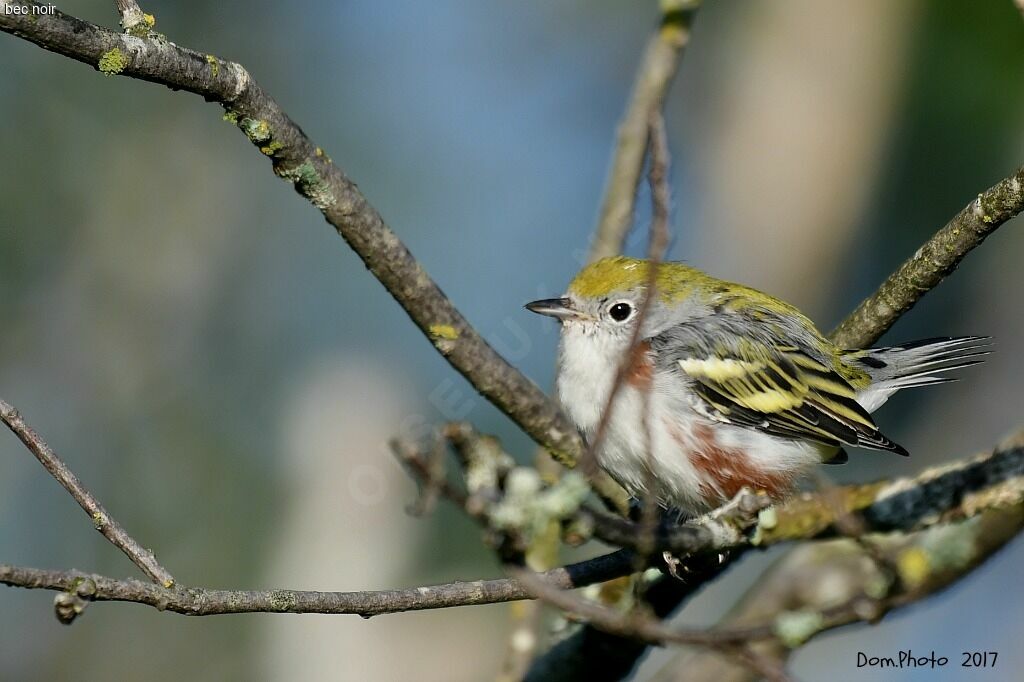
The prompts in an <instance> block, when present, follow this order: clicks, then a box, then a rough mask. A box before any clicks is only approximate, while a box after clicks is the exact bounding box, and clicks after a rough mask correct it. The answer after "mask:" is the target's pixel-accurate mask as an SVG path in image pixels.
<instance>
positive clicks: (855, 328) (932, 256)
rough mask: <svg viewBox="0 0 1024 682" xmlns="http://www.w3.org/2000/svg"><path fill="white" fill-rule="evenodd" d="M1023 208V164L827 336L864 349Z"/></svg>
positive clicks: (842, 345)
mask: <svg viewBox="0 0 1024 682" xmlns="http://www.w3.org/2000/svg"><path fill="white" fill-rule="evenodd" d="M1022 210H1024V167H1022V168H1018V169H1017V170H1016V171H1015V172H1014V173H1013V174H1012V175H1010V176H1009V177H1007V178H1005V179H1004V180H1000V181H999V182H998V183H996V184H995V185H993V186H992V187H990V188H989V189H987V190H985V191H984V192H982V193H981V194H979V195H978V198H977V199H975V200H974V201H972V202H971V203H969V204H967V206H965V207H964V209H963V210H962V211H960V212H959V213H957V214H956V215H955V216H954V217H953V219H952V220H950V221H949V222H948V223H947V224H946V226H945V227H943V228H942V229H941V230H939V231H938V232H936V233H935V235H933V236H932V237H931V239H929V240H928V241H926V242H925V243H924V245H922V246H921V248H919V249H918V250H917V252H916V253H914V255H913V256H911V257H910V258H909V259H908V260H907V261H906V262H904V263H903V265H901V266H900V267H899V268H897V270H896V272H894V273H892V274H891V275H889V278H888V279H887V280H885V282H883V283H882V286H880V287H879V288H878V290H877V291H876V292H875V293H874V294H872V295H871V296H869V297H868V298H866V299H865V300H864V301H862V302H861V304H860V305H858V306H857V309H856V310H854V311H853V312H852V313H850V315H849V316H848V317H847V318H846V319H845V320H843V322H842V323H841V324H840V325H839V326H838V327H836V328H835V331H833V332H832V334H831V336H830V338H831V340H832V342H833V343H835V344H836V345H837V346H839V347H840V348H867V347H868V346H869V345H871V344H872V343H874V342H875V341H877V340H878V339H879V337H881V336H882V334H884V333H885V332H886V331H887V330H888V329H889V327H891V326H892V325H893V324H895V322H896V320H898V319H899V318H900V316H902V315H903V314H904V313H906V312H907V311H908V310H910V309H911V308H912V307H913V306H914V304H915V303H917V301H918V300H919V299H920V298H921V297H922V296H924V295H925V294H926V293H928V292H929V291H930V290H931V289H933V288H934V287H935V286H937V285H938V283H939V282H941V281H942V280H943V279H945V278H946V277H947V276H948V275H949V274H950V273H952V272H953V271H954V270H956V267H957V266H958V265H959V264H960V261H962V260H963V259H964V256H966V255H967V254H968V253H970V252H971V250H973V249H974V248H975V247H977V246H980V245H981V243H982V242H983V241H985V238H986V237H988V236H989V235H990V234H992V233H993V232H995V231H996V228H998V227H999V226H1000V225H1002V224H1003V223H1005V222H1006V221H1008V220H1009V219H1010V218H1013V217H1014V216H1016V215H1017V214H1018V213H1020V212H1021V211H1022Z"/></svg>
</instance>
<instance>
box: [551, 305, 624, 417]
mask: <svg viewBox="0 0 1024 682" xmlns="http://www.w3.org/2000/svg"><path fill="white" fill-rule="evenodd" d="M594 332H595V329H594V326H593V325H592V324H587V323H585V322H570V323H566V324H564V325H563V327H562V338H561V343H560V344H559V352H558V380H557V389H558V398H559V400H560V401H561V403H562V407H563V408H564V409H565V411H566V412H568V414H569V417H570V418H572V420H573V421H574V422H575V423H576V426H577V427H579V429H580V430H581V431H583V433H584V435H586V436H587V437H590V436H592V435H593V434H594V432H595V431H596V430H597V425H598V423H599V422H600V421H601V414H602V412H603V411H604V408H605V406H606V405H607V404H608V396H609V394H610V393H611V390H612V384H613V383H614V382H615V374H616V372H617V371H618V367H619V363H620V362H621V361H622V354H623V350H622V346H621V344H620V343H619V339H617V338H616V337H615V336H614V335H610V334H601V333H594Z"/></svg>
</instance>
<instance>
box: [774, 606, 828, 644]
mask: <svg viewBox="0 0 1024 682" xmlns="http://www.w3.org/2000/svg"><path fill="white" fill-rule="evenodd" d="M824 626H825V619H824V618H823V617H822V615H821V614H820V613H818V612H817V611H805V610H804V611H783V612H782V613H780V614H779V615H778V616H776V618H775V634H776V635H778V637H779V640H781V641H782V643H783V644H785V645H786V646H788V647H789V648H790V649H795V648H796V647H798V646H800V645H801V644H803V643H804V642H806V641H807V640H808V639H810V638H811V637H813V636H814V635H816V634H817V633H818V632H820V631H821V629H822V628H823V627H824Z"/></svg>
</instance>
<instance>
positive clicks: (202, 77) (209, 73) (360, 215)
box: [0, 0, 581, 466]
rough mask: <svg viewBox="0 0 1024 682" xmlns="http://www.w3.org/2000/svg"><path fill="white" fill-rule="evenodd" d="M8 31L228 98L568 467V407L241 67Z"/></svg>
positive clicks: (169, 48) (450, 347)
mask: <svg viewBox="0 0 1024 682" xmlns="http://www.w3.org/2000/svg"><path fill="white" fill-rule="evenodd" d="M32 4H37V3H32V2H8V1H7V0H0V9H2V8H5V7H7V6H8V5H22V6H24V5H32ZM0 30H2V31H4V32H6V33H10V34H12V35H15V36H17V37H19V38H23V39H25V40H28V41H30V42H32V43H35V44H36V45H38V46H40V47H42V48H43V49H46V50H49V51H51V52H56V53H58V54H62V55H64V56H66V57H70V58H71V59H75V60H77V61H80V62H84V63H86V64H89V65H90V66H92V67H93V68H95V69H98V70H100V71H102V72H104V73H107V74H111V75H113V74H119V75H123V76H128V77H131V78H137V79H141V80H147V81H151V82H154V83H160V84H162V85H166V86H167V87H169V88H173V89H175V90H185V91H187V92H192V93H194V94H197V95H200V96H202V97H203V98H205V99H206V100H208V101H213V102H217V103H219V104H221V105H222V106H223V107H224V109H225V110H226V112H227V113H226V114H225V118H226V119H228V120H229V121H231V122H233V123H235V124H236V125H237V126H238V128H239V129H240V130H242V132H244V133H245V134H246V136H247V137H248V138H249V140H250V141H251V142H252V143H253V144H254V145H255V146H256V147H257V148H258V149H259V150H260V151H261V152H262V153H263V154H264V155H266V156H267V157H269V158H270V160H271V162H272V163H273V167H274V172H275V173H276V174H277V175H278V176H279V177H281V178H282V179H284V180H285V181H287V182H290V183H292V184H293V185H294V186H295V189H296V191H298V192H299V194H301V195H302V196H304V197H305V198H306V199H308V200H309V202H310V203H312V204H313V205H314V206H316V207H317V208H318V209H320V211H321V213H323V215H324V217H325V218H326V219H327V222H328V223H330V224H331V225H332V226H333V227H334V228H335V229H336V230H337V231H338V234H340V235H341V237H342V238H343V239H344V240H345V241H346V242H347V243H348V244H349V246H351V247H352V249H353V250H354V251H355V252H356V253H357V254H358V255H359V257H360V258H361V259H362V260H363V262H364V263H365V264H366V266H367V268H369V270H370V271H371V272H372V273H373V275H374V276H375V277H376V278H377V279H378V280H379V281H380V282H381V284H383V285H384V287H385V288H387V290H388V292H390V293H391V295H392V296H393V297H394V298H395V300H396V301H397V302H398V303H399V305H401V306H402V308H403V309H404V310H405V311H406V313H408V314H409V317H410V318H412V320H413V322H415V324H416V326H417V327H419V328H420V330H421V331H422V332H423V333H424V335H426V336H427V338H428V339H429V340H430V342H431V343H432V344H433V345H434V347H435V348H436V349H437V350H438V351H439V352H440V353H441V354H442V355H443V356H444V357H445V358H446V359H447V360H448V362H449V363H450V364H451V365H452V367H454V368H455V369H456V370H457V371H459V372H460V373H461V374H462V375H463V376H465V377H466V378H467V379H468V380H469V381H470V383H472V384H473V386H474V387H475V388H476V390H477V391H478V392H479V393H480V394H481V395H482V396H484V397H485V398H487V399H488V400H490V401H491V402H492V403H494V405H495V406H497V407H498V408H499V409H500V410H501V411H502V412H504V413H505V414H507V415H508V416H509V417H510V418H511V419H512V420H513V421H515V422H516V423H517V424H518V425H519V426H520V427H521V428H522V429H523V430H524V431H525V432H526V433H527V434H529V435H530V436H531V437H532V438H533V439H534V440H535V441H537V442H538V443H539V444H541V445H543V446H545V447H546V448H548V449H549V450H550V451H551V452H552V455H553V456H554V457H555V458H556V459H558V461H559V462H560V463H562V464H564V465H566V466H573V465H574V464H575V461H576V457H577V456H578V454H579V453H580V451H581V442H580V438H579V436H578V434H577V433H576V429H575V428H573V427H572V425H571V424H570V423H569V422H568V421H567V419H566V418H565V416H564V415H563V414H562V413H561V411H560V410H559V409H558V408H557V407H556V406H555V405H554V403H553V402H552V401H550V400H549V399H548V397H547V396H546V395H545V394H544V393H543V391H541V390H540V389H539V388H538V387H537V386H536V384H534V383H533V382H532V381H530V380H529V379H527V378H526V377H525V376H523V375H522V373H520V372H519V371H518V370H516V369H515V368H514V367H512V366H511V365H510V364H509V363H508V362H507V361H506V360H505V359H504V358H502V357H501V356H500V355H499V354H498V353H497V352H496V351H495V350H494V349H493V348H492V347H491V346H490V345H489V344H488V343H487V342H486V341H485V340H484V339H483V338H482V337H481V336H480V334H479V333H477V331H476V330H475V329H473V328H472V327H471V326H470V324H469V323H468V322H467V321H466V319H465V318H464V317H463V316H462V314H461V313H460V312H459V311H458V310H457V309H456V308H455V306H454V305H453V304H452V303H451V301H450V300H449V299H448V298H447V297H446V296H445V294H444V292H442V291H441V289H440V288H439V287H438V286H437V284H436V283H435V282H434V281H433V280H432V279H431V278H430V276H429V275H428V274H427V272H426V271H425V270H424V269H423V267H422V266H421V265H420V263H419V262H418V261H417V260H416V259H415V258H414V257H413V256H412V254H411V253H410V252H409V250H408V249H407V248H406V246H405V245H404V244H403V243H402V241H401V240H400V239H399V238H398V236H397V235H396V234H395V233H394V232H393V231H392V230H391V229H390V228H389V227H388V226H387V225H386V224H385V223H384V220H383V219H382V218H381V216H380V214H379V213H377V211H376V209H374V208H373V206H371V205H370V203H369V202H368V201H367V199H366V198H365V197H364V196H363V194H362V193H361V192H360V191H359V189H358V188H357V187H356V185H355V183H353V182H352V181H351V180H349V179H348V177H346V175H345V174H344V172H343V171H342V170H341V169H340V168H339V167H338V166H336V165H335V164H334V163H333V162H332V161H331V159H330V157H329V156H327V154H325V153H324V151H323V150H322V149H321V148H320V147H317V146H316V145H314V144H313V142H312V141H311V140H310V139H309V138H308V137H307V136H306V135H305V133H303V131H302V130H301V129H300V128H299V126H298V125H296V124H295V123H294V122H293V121H292V120H291V119H290V118H289V117H288V115H287V114H286V113H285V112H284V110H283V109H282V108H281V107H280V105H278V104H277V102H275V101H274V100H273V98H272V97H271V96H270V95H269V94H268V93H267V92H266V91H264V90H263V89H262V88H261V87H260V86H259V85H258V84H257V83H256V81H255V80H253V79H252V77H251V76H250V75H249V73H248V72H247V71H246V70H245V69H244V68H243V67H242V66H241V65H240V64H236V63H234V62H230V61H226V60H223V59H220V58H218V57H216V56H214V55H212V54H203V53H200V52H196V51H195V50H191V49H188V48H185V47H180V46H178V45H175V44H174V43H171V42H168V41H167V40H164V39H162V38H160V37H139V36H135V35H125V34H119V33H115V32H114V31H110V30H108V29H106V28H103V27H101V26H97V25H96V24H92V23H89V22H87V21H82V20H81V19H77V18H75V17H72V16H69V15H66V14H63V13H61V12H55V13H53V14H40V15H29V16H26V15H21V14H13V13H12V14H7V13H5V12H3V11H0Z"/></svg>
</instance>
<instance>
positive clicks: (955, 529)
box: [654, 503, 1024, 682]
mask: <svg viewBox="0 0 1024 682" xmlns="http://www.w3.org/2000/svg"><path fill="white" fill-rule="evenodd" d="M1022 529H1024V504H1022V503H1017V504H1016V505H1011V506H1007V507H997V508H992V509H988V510H986V511H985V512H983V513H982V514H980V515H979V516H977V517H974V518H971V519H968V520H966V521H963V522H958V523H951V524H942V525H937V526H933V527H931V528H929V529H926V530H923V531H919V532H916V533H913V534H910V535H902V534H900V533H894V534H891V535H885V536H867V537H865V538H864V539H865V541H867V542H870V543H871V545H872V547H873V551H874V552H876V553H877V554H879V555H880V556H882V557H883V558H884V559H885V563H886V564H887V565H892V566H896V567H897V571H896V573H895V574H894V575H892V574H888V573H887V572H886V571H884V570H882V569H881V568H880V566H879V564H878V562H876V561H875V560H874V559H872V558H871V557H869V556H868V555H867V554H866V553H865V551H864V548H863V547H862V546H860V544H858V543H857V542H855V541H854V540H849V539H842V540H834V541H830V542H825V543H820V544H807V545H801V546H800V547H799V548H797V549H795V550H794V551H792V552H790V553H789V554H787V555H785V556H784V557H782V558H781V559H780V560H779V561H778V562H777V563H776V564H775V565H774V566H773V567H772V568H770V569H769V571H768V572H767V573H766V574H765V576H764V578H763V579H762V580H761V581H759V582H758V583H757V587H756V589H754V590H751V591H750V592H748V593H747V594H746V595H745V596H744V598H743V599H742V601H741V602H740V603H739V604H738V605H737V606H736V607H735V608H734V609H733V611H732V612H731V613H730V614H729V615H728V616H727V617H726V619H725V621H724V623H723V624H722V625H720V626H719V627H725V628H745V627H756V626H759V625H760V626H764V625H769V626H771V627H772V628H773V629H774V630H775V631H776V633H777V635H778V637H777V638H776V639H768V640H764V641H763V642H760V643H758V644H757V645H756V647H757V649H758V651H760V652H761V653H762V654H763V655H765V656H767V657H770V658H772V659H774V660H778V661H780V662H784V661H785V660H786V659H788V658H789V656H790V655H791V654H792V653H793V651H795V650H796V648H798V647H799V646H801V645H802V644H804V643H805V642H807V641H808V640H809V639H811V638H812V637H815V636H817V635H819V634H821V633H823V632H827V631H829V630H832V629H835V628H838V627H841V626H843V625H849V624H851V623H858V622H867V623H876V622H878V621H879V620H881V619H882V618H883V617H884V616H885V615H886V614H887V613H888V612H889V611H891V610H894V609H897V608H900V607H902V606H906V605H909V604H912V603H916V602H919V601H921V600H923V599H925V598H927V597H929V596H931V595H933V594H935V593H937V592H939V591H941V590H943V589H945V588H946V587H948V586H950V585H951V584H953V583H955V582H956V581H957V580H959V579H961V578H963V577H964V576H965V575H966V574H968V573H969V572H970V571H971V570H973V569H974V568H976V567H977V566H979V565H981V564H982V563H983V562H984V561H985V560H986V559H988V558H989V557H990V556H992V555H993V554H994V553H995V552H997V551H998V550H999V549H1000V548H1002V547H1003V546H1005V545H1006V543H1008V542H1009V541H1011V540H1013V539H1014V538H1015V537H1017V536H1018V535H1019V534H1020V532H1021V530H1022ZM950 548H955V550H951V549H950ZM880 592H884V593H885V594H884V595H882V596H880V594H879V593H880ZM682 671H685V672H686V679H687V680H691V681H692V682H700V681H703V680H707V681H708V682H712V681H713V682H753V681H754V680H756V679H757V677H756V676H754V675H751V674H750V671H749V670H748V669H746V668H741V667H740V666H737V665H735V664H734V663H733V662H732V661H730V660H728V659H727V658H724V657H722V656H719V655H717V654H715V653H712V652H699V653H697V654H695V655H691V656H681V657H679V658H678V659H677V660H674V661H672V662H671V663H669V665H668V666H666V668H664V669H663V670H662V671H661V672H660V673H659V674H658V675H656V676H655V678H654V679H656V680H659V681H665V682H667V681H668V680H675V679H679V675H680V673H681V672H682Z"/></svg>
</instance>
